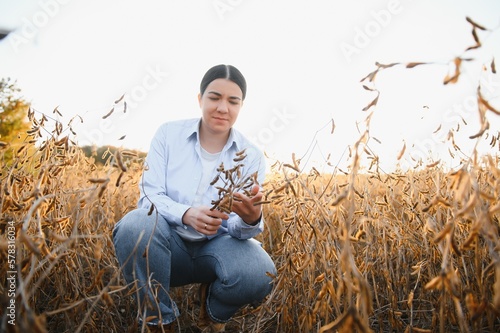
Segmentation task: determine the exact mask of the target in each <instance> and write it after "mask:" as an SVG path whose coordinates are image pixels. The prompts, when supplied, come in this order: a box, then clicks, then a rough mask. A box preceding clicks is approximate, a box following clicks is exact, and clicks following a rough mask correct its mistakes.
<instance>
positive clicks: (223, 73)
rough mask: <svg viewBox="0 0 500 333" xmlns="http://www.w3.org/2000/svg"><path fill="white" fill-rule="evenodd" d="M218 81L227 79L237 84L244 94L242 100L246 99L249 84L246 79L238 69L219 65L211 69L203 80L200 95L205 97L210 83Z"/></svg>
mask: <svg viewBox="0 0 500 333" xmlns="http://www.w3.org/2000/svg"><path fill="white" fill-rule="evenodd" d="M217 79H227V80H230V81H233V82H234V83H236V84H237V85H238V87H240V89H241V92H242V93H243V97H242V99H243V100H244V99H245V95H246V93H247V83H246V80H245V77H244V76H243V74H241V72H240V71H239V70H238V69H237V68H236V67H234V66H232V65H217V66H214V67H212V68H210V69H209V70H208V71H207V72H206V73H205V75H204V76H203V79H202V80H201V83H200V94H201V95H202V96H203V94H204V93H205V90H206V89H207V86H208V85H209V84H210V82H212V81H214V80H217Z"/></svg>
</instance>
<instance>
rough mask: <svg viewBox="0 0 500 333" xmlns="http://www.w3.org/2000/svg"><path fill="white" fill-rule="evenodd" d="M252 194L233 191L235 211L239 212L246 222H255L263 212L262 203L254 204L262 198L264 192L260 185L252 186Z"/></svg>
mask: <svg viewBox="0 0 500 333" xmlns="http://www.w3.org/2000/svg"><path fill="white" fill-rule="evenodd" d="M250 193H251V196H246V195H245V194H243V193H240V192H236V193H233V198H234V199H236V200H233V212H235V213H236V214H238V215H239V216H240V217H241V218H242V219H243V221H244V222H245V223H247V224H255V223H256V222H257V221H258V220H259V218H260V215H261V213H262V206H261V205H254V204H255V203H256V202H259V201H261V200H262V196H263V194H262V192H261V191H260V187H259V186H258V185H255V186H253V187H252V189H251V191H250Z"/></svg>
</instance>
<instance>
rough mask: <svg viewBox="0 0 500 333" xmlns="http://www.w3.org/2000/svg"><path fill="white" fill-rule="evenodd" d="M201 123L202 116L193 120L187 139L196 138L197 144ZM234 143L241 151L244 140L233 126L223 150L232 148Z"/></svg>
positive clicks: (237, 149)
mask: <svg viewBox="0 0 500 333" xmlns="http://www.w3.org/2000/svg"><path fill="white" fill-rule="evenodd" d="M200 125H201V118H200V119H199V120H198V121H193V122H192V123H191V126H190V127H189V130H188V131H187V139H190V138H193V139H195V140H196V143H197V144H199V143H200ZM233 145H234V146H235V148H236V151H239V150H240V147H241V145H242V142H241V136H240V135H239V133H238V131H236V130H235V129H234V128H231V131H230V132H229V138H228V139H227V142H226V145H225V146H224V148H223V149H222V151H226V150H228V149H230V148H231V147H232V146H233Z"/></svg>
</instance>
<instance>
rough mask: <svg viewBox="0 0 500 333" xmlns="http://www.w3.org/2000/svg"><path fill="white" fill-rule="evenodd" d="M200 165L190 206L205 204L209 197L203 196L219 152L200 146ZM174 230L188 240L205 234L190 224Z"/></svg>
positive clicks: (204, 236)
mask: <svg viewBox="0 0 500 333" xmlns="http://www.w3.org/2000/svg"><path fill="white" fill-rule="evenodd" d="M200 151H201V165H202V169H203V171H202V174H201V180H200V183H199V184H198V189H197V190H196V194H195V196H194V199H193V203H192V206H193V207H199V206H201V205H203V204H204V203H205V204H206V202H207V201H206V200H208V199H210V198H204V196H205V195H206V193H207V188H208V186H209V185H210V182H211V181H212V180H213V177H214V175H215V173H214V170H215V168H216V167H217V161H218V160H219V156H220V152H218V153H215V154H212V153H209V152H208V151H206V150H205V149H203V148H202V147H201V149H200ZM175 230H176V231H177V233H178V234H179V236H181V238H183V239H185V240H188V241H200V240H204V239H206V237H207V236H206V235H204V234H202V233H201V232H198V231H196V230H195V229H194V228H192V227H191V226H186V225H184V226H182V227H176V228H175Z"/></svg>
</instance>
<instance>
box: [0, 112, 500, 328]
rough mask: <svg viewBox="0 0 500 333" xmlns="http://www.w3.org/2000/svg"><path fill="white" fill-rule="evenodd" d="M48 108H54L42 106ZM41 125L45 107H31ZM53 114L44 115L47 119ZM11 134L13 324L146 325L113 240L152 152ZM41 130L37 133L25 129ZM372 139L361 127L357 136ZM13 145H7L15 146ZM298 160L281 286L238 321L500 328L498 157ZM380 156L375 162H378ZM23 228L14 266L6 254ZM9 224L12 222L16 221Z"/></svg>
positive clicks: (277, 212)
mask: <svg viewBox="0 0 500 333" xmlns="http://www.w3.org/2000/svg"><path fill="white" fill-rule="evenodd" d="M43 117H44V116H43ZM30 119H31V121H32V122H33V127H34V128H35V127H36V126H38V127H40V125H39V124H40V123H41V122H42V121H43V120H42V119H43V118H42V119H36V117H35V114H33V113H31V114H30ZM43 126H44V128H48V127H50V126H49V125H48V121H47V122H46V123H45V124H44V125H43ZM53 128H54V131H53V133H52V136H50V138H48V139H45V140H44V142H43V144H42V146H41V147H35V146H33V145H32V144H30V143H26V144H24V145H22V146H20V147H14V149H15V152H16V159H15V161H14V162H13V164H12V165H9V166H8V165H4V166H3V168H2V178H1V189H2V199H1V200H2V201H1V204H2V206H1V207H2V218H1V221H0V223H1V224H0V227H1V230H2V234H3V237H2V238H1V242H0V248H1V249H2V252H1V256H2V263H3V264H2V266H1V273H0V275H1V276H7V272H8V271H12V270H15V271H16V272H17V286H16V297H15V300H16V305H17V307H18V312H17V317H16V325H15V326H12V325H9V324H8V323H7V320H8V319H9V318H8V317H7V316H6V315H7V312H6V309H7V305H8V302H9V301H10V298H9V297H8V296H7V295H8V290H7V287H8V286H7V284H2V286H1V304H2V306H1V310H0V311H2V326H3V327H4V328H7V329H8V331H12V332H26V331H27V330H30V331H33V332H47V331H50V332H96V331H99V332H124V331H131V332H137V331H140V329H141V328H140V327H138V324H137V318H138V317H139V316H140V311H138V309H137V308H136V307H135V303H134V302H133V299H132V294H133V293H134V291H133V290H131V291H130V290H129V289H128V288H127V286H125V285H124V281H123V280H122V277H121V273H120V270H119V267H118V265H117V261H116V258H115V256H114V250H113V245H112V240H111V231H112V228H113V226H114V224H115V222H116V221H118V220H119V219H120V218H121V216H123V215H124V214H125V213H126V212H127V211H129V210H130V209H133V208H134V207H135V204H136V201H137V199H138V181H139V179H140V175H141V171H142V160H141V159H140V158H138V157H137V156H136V155H135V154H134V153H131V152H127V151H117V152H116V153H114V154H112V153H109V154H108V163H107V164H106V165H105V166H104V167H97V166H96V165H95V164H94V162H93V159H92V158H87V157H85V156H84V155H83V153H82V151H81V150H80V148H78V147H76V146H74V145H73V144H71V140H70V136H67V135H62V134H60V133H62V132H63V131H64V130H63V129H62V126H61V124H60V123H58V122H55V123H54V126H53ZM37 133H39V132H33V133H31V134H29V135H28V137H27V141H26V142H28V141H29V139H32V138H36V137H37V136H38V135H39V134H37ZM361 141H362V140H360V142H361ZM5 149H8V148H5ZM353 149H354V150H353V153H354V154H353V155H354V157H353V166H352V168H351V170H350V172H349V173H347V174H343V173H340V174H320V173H319V172H318V171H317V170H315V169H313V170H312V171H311V172H310V173H309V174H307V173H304V172H299V168H300V161H297V160H295V159H293V163H291V164H276V165H275V166H274V167H273V170H272V172H270V174H269V175H268V177H267V182H266V183H265V184H264V189H265V199H266V201H267V202H268V203H267V204H265V205H264V211H265V219H266V223H267V229H266V231H265V233H264V234H262V235H261V236H260V240H261V241H263V243H264V246H265V248H266V249H267V250H268V251H269V252H270V253H271V255H272V257H273V258H274V260H275V262H276V265H277V267H278V274H277V276H276V277H275V288H274V289H273V291H272V293H271V295H270V296H269V297H268V298H267V299H266V301H265V302H264V304H263V305H262V306H260V307H258V308H257V309H252V308H245V309H242V311H241V312H240V313H239V314H238V315H237V316H236V317H235V318H234V320H232V321H231V323H230V324H229V328H230V329H232V330H234V331H241V332H335V331H339V332H352V331H355V330H357V331H359V332H369V331H372V330H373V331H378V332H395V331H407V332H430V331H436V330H438V329H439V330H440V331H442V332H448V331H458V332H470V331H473V332H484V331H490V332H494V331H497V330H498V329H499V328H500V320H499V312H498V309H499V307H500V282H499V281H500V258H499V249H500V236H499V228H500V225H499V221H498V212H499V211H500V203H499V201H498V198H499V193H500V169H499V160H498V157H493V156H486V157H484V158H483V159H482V160H480V161H478V162H477V163H467V164H464V165H463V166H462V167H461V168H460V169H458V170H454V171H448V172H444V171H443V169H442V168H440V167H439V166H430V167H427V168H421V169H418V170H411V171H408V172H405V173H392V174H381V173H379V172H371V171H369V172H364V173H360V172H359V170H358V169H359V166H358V159H359V156H358V153H359V152H357V150H360V151H362V150H363V149H361V148H358V145H355V147H354V148H353ZM375 169H377V168H375ZM12 227H13V228H14V229H15V236H16V237H15V253H14V257H15V268H14V269H12V268H9V267H8V263H9V261H8V259H9V257H8V249H9V242H8V238H7V236H8V235H9V230H12ZM9 228H10V229H9ZM173 297H174V298H175V299H176V301H177V302H178V303H179V305H180V307H181V309H182V310H183V315H182V317H181V320H180V327H181V328H182V330H183V332H196V330H195V329H194V328H192V327H191V322H192V321H193V319H194V318H196V316H197V311H198V305H199V304H198V303H197V298H196V286H188V287H185V288H176V289H175V290H174V291H173Z"/></svg>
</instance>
